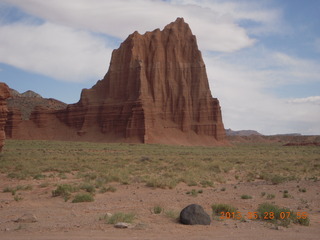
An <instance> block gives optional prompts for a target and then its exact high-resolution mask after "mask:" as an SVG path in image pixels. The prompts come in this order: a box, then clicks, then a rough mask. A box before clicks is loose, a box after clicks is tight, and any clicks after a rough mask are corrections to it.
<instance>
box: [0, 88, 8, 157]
mask: <svg viewBox="0 0 320 240" xmlns="http://www.w3.org/2000/svg"><path fill="white" fill-rule="evenodd" d="M9 97H10V92H9V87H8V86H7V84H5V83H2V82H1V83H0V152H1V151H2V148H3V145H4V140H5V138H6V135H5V125H6V121H7V113H8V109H7V103H6V99H7V98H9Z"/></svg>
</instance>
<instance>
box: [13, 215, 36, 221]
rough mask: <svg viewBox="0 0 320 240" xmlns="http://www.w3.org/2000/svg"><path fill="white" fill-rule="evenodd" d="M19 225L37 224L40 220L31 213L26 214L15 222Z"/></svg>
mask: <svg viewBox="0 0 320 240" xmlns="http://www.w3.org/2000/svg"><path fill="white" fill-rule="evenodd" d="M14 222H17V223H35V222H38V219H37V217H36V216H35V215H33V214H31V213H26V214H24V215H23V216H21V217H19V218H18V219H17V220H14Z"/></svg>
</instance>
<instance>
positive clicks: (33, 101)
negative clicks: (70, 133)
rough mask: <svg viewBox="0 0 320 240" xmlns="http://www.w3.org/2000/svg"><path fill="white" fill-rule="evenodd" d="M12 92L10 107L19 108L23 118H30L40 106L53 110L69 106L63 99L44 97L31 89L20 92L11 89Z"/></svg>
mask: <svg viewBox="0 0 320 240" xmlns="http://www.w3.org/2000/svg"><path fill="white" fill-rule="evenodd" d="M10 94H11V97H10V98H9V99H7V105H8V108H9V109H13V108H14V109H19V110H20V112H21V116H22V119H23V120H29V119H30V115H31V112H32V111H34V110H35V107H38V106H41V107H43V108H44V109H51V110H58V109H65V108H66V107H67V104H65V103H63V102H61V101H58V100H56V99H53V98H49V99H48V98H43V97H41V95H40V94H38V93H35V92H33V91H30V90H28V91H26V92H24V93H19V92H18V91H16V90H14V89H10ZM12 114H14V112H13V113H12Z"/></svg>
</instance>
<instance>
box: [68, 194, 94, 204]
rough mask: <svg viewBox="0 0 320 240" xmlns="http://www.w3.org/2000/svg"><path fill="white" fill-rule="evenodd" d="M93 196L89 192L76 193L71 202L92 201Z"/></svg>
mask: <svg viewBox="0 0 320 240" xmlns="http://www.w3.org/2000/svg"><path fill="white" fill-rule="evenodd" d="M93 201H94V198H93V196H92V195H91V194H90V193H78V194H77V195H75V196H74V199H73V200H72V202H73V203H79V202H93Z"/></svg>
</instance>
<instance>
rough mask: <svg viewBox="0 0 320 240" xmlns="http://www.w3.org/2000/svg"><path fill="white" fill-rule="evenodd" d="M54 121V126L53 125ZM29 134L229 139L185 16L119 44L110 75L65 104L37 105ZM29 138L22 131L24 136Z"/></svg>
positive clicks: (192, 141) (186, 141)
mask: <svg viewBox="0 0 320 240" xmlns="http://www.w3.org/2000/svg"><path fill="white" fill-rule="evenodd" d="M52 124H54V126H52ZM23 125H25V127H24V128H23V129H26V126H27V125H28V128H29V129H30V128H34V129H33V130H32V132H31V131H30V132H29V133H28V134H24V136H23V137H24V138H34V136H41V137H42V138H44V137H45V136H50V137H51V138H54V139H59V140H85V141H105V142H111V141H112V142H140V143H163V144H181V145H217V144H223V143H225V130H224V126H223V123H222V117H221V110H220V105H219V101H218V99H216V98H213V97H212V95H211V92H210V89H209V84H208V78H207V74H206V68H205V64H204V62H203V59H202V56H201V52H200V51H199V49H198V46H197V41H196V37H195V36H194V35H193V34H192V32H191V30H190V28H189V26H188V24H186V23H185V22H184V20H183V19H182V18H178V19H177V20H176V21H175V22H173V23H170V24H169V25H167V26H166V27H165V28H164V29H163V30H162V31H160V30H159V29H156V30H154V31H152V32H146V33H145V34H143V35H141V34H139V33H138V32H134V33H133V34H131V35H129V37H128V38H127V39H126V40H125V41H124V42H123V43H122V44H121V46H120V47H119V48H118V49H116V50H114V51H113V53H112V58H111V62H110V66H109V71H108V72H107V74H106V75H105V77H104V78H103V79H102V80H100V81H98V82H97V83H96V85H94V86H93V87H92V88H91V89H84V90H83V91H82V93H81V98H80V100H79V102H78V103H76V104H71V105H68V106H67V108H66V109H64V110H54V111H53V110H51V111H49V110H43V109H36V110H35V111H34V112H33V113H32V114H31V115H30V120H28V121H23V123H22V125H21V124H20V129H22V128H21V126H23ZM21 137H22V135H21Z"/></svg>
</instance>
